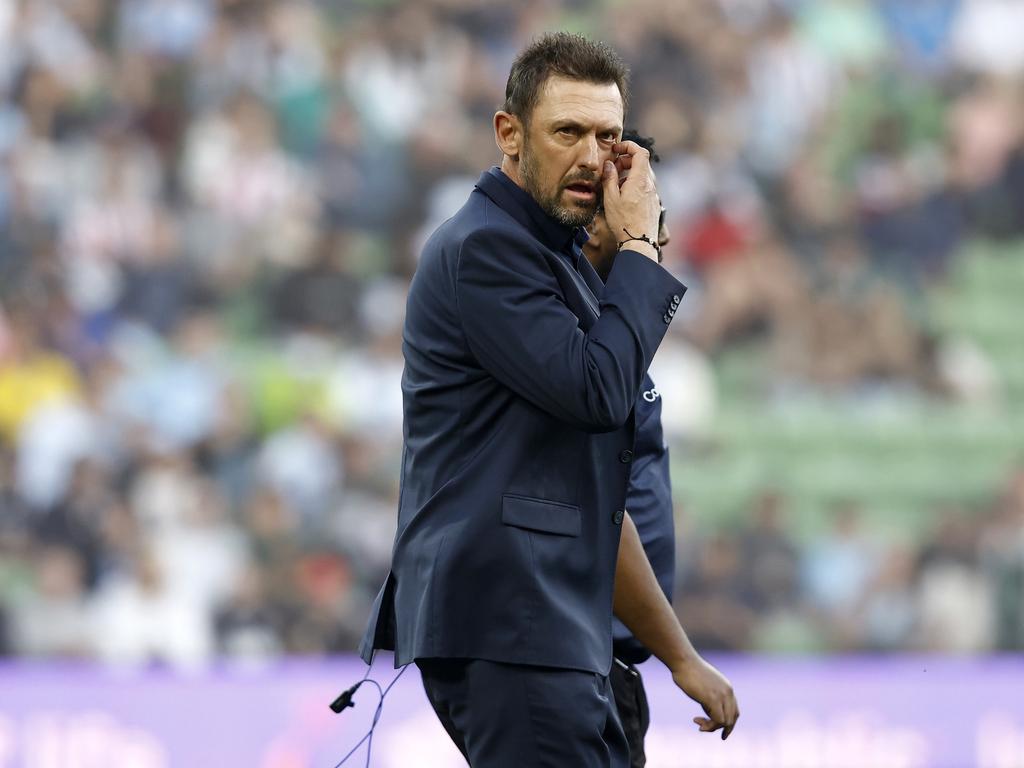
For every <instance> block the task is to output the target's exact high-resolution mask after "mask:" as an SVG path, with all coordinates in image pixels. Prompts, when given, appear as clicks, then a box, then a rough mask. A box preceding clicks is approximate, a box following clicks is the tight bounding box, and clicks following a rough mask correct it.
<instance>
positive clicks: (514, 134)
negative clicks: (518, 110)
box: [494, 110, 525, 160]
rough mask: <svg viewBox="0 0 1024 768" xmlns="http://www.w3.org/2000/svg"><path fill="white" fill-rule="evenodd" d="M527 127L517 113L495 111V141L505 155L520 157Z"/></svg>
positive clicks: (514, 158)
mask: <svg viewBox="0 0 1024 768" xmlns="http://www.w3.org/2000/svg"><path fill="white" fill-rule="evenodd" d="M524 132H525V127H524V126H523V122H522V120H520V119H519V118H518V117H516V116H515V115H513V114H511V113H509V112H505V111H504V110H499V111H498V112H495V113H494V141H495V143H496V144H497V145H498V149H500V150H501V153H502V154H503V155H506V156H508V157H510V158H511V159H513V160H518V159H519V153H520V151H522V148H523V139H524Z"/></svg>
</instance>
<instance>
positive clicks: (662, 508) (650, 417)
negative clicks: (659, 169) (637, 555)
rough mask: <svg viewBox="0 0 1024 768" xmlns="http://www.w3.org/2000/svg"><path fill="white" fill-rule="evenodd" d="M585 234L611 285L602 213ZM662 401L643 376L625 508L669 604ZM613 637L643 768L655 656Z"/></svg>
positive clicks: (621, 699)
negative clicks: (644, 666) (648, 681)
mask: <svg viewBox="0 0 1024 768" xmlns="http://www.w3.org/2000/svg"><path fill="white" fill-rule="evenodd" d="M622 140H623V141H632V142H635V143H636V144H637V145H639V146H640V147H643V148H644V149H646V150H647V151H648V152H649V153H650V157H651V160H653V161H655V162H657V161H658V156H657V155H656V154H655V153H654V139H650V138H645V137H642V136H640V135H639V134H638V133H636V132H635V131H626V132H625V133H623V135H622ZM587 232H588V233H589V234H590V237H589V238H588V239H587V242H586V243H585V244H584V245H583V253H584V255H585V256H586V257H587V260H588V261H589V262H590V263H591V265H592V266H593V267H594V270H595V271H596V272H597V274H598V275H599V276H600V277H601V279H602V280H607V279H608V274H609V273H610V272H611V268H612V265H613V264H614V263H615V256H616V253H617V251H618V248H617V243H616V239H615V238H614V237H613V236H612V234H611V232H610V231H609V229H608V223H607V222H606V221H605V218H604V213H603V211H600V210H599V211H598V213H597V214H596V215H595V216H594V220H593V221H592V222H591V223H590V224H589V225H588V226H587ZM669 239H670V236H669V229H668V224H667V223H666V222H665V209H664V208H663V207H662V209H661V216H660V218H659V220H658V245H660V246H661V247H662V248H664V247H665V246H666V245H668V242H669ZM661 402H662V400H661V393H660V392H658V389H657V387H656V386H655V385H654V382H653V381H652V380H651V378H650V376H649V375H647V376H645V378H644V383H643V388H642V390H641V393H640V397H638V398H637V401H636V408H635V409H634V414H635V419H636V438H635V440H634V443H633V461H632V462H631V464H630V474H629V485H628V487H627V490H626V509H628V510H629V516H630V518H631V519H632V520H633V523H634V524H635V525H636V529H637V532H638V533H639V535H640V542H641V543H642V544H643V547H644V552H645V553H646V555H647V559H648V560H649V561H650V563H651V568H652V569H653V570H654V575H655V577H656V578H657V579H658V585H659V586H660V587H661V591H662V592H664V593H665V597H666V598H667V599H668V600H669V601H671V600H672V586H673V583H674V581H675V544H676V540H675V524H674V519H673V508H672V481H671V478H670V475H669V456H668V447H667V446H666V445H665V438H664V434H663V431H662V427H661ZM612 638H613V640H612V653H613V656H614V659H613V663H612V668H611V672H610V674H609V680H610V682H611V686H612V692H613V693H614V694H615V708H616V709H617V710H618V713H619V720H620V721H621V723H622V730H623V731H624V733H625V736H626V743H627V744H629V761H630V766H631V768H644V766H645V765H646V764H647V758H646V753H645V751H644V737H645V736H646V734H647V729H648V727H649V725H650V711H649V709H648V706H647V692H646V690H645V689H644V682H643V677H642V676H641V675H640V670H638V669H637V668H636V665H637V664H641V663H643V662H645V661H647V659H649V658H650V657H651V652H650V651H649V650H647V648H645V647H644V646H643V644H642V643H640V642H639V641H638V640H637V639H636V638H635V637H633V634H632V633H631V632H630V631H629V630H628V629H627V628H626V627H625V626H624V625H623V624H622V622H621V621H619V620H618V619H616V620H615V621H614V622H613V632H612Z"/></svg>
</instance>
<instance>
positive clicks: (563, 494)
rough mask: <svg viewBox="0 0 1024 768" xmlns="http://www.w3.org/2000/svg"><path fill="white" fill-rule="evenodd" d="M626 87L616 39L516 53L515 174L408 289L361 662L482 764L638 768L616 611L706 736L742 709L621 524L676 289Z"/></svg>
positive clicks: (499, 172) (434, 240)
mask: <svg viewBox="0 0 1024 768" xmlns="http://www.w3.org/2000/svg"><path fill="white" fill-rule="evenodd" d="M626 91H627V89H626V70H625V67H624V66H623V64H622V62H621V60H620V59H619V58H618V56H617V55H616V54H615V53H614V52H613V51H612V50H611V49H610V48H608V47H607V46H606V45H604V44H601V43H595V42H592V41H589V40H587V39H586V38H583V37H581V36H578V35H570V34H567V33H555V34H551V35H545V36H543V37H541V38H539V39H538V40H536V41H535V42H534V43H532V44H531V45H530V46H528V47H527V48H526V49H525V50H524V51H522V52H521V53H520V54H519V56H518V57H517V58H516V60H515V62H514V63H513V66H512V70H511V72H510V74H509V78H508V83H507V86H506V100H505V104H504V107H503V109H501V110H500V111H498V112H497V113H496V114H495V116H494V121H493V127H494V133H495V139H496V142H497V144H498V148H499V149H500V150H501V153H502V160H501V166H500V167H495V168H491V169H490V170H488V171H486V172H484V173H483V174H482V175H481V176H480V179H479V181H478V182H477V185H476V187H475V189H474V190H473V192H472V193H471V194H470V196H469V199H468V201H467V202H466V204H465V205H464V206H463V207H462V208H461V209H460V210H459V211H458V212H457V213H456V214H455V215H454V216H453V217H452V218H451V219H449V220H448V221H446V222H445V223H444V224H442V225H441V226H440V227H439V228H438V229H437V230H436V231H435V232H434V234H433V235H432V236H431V237H430V239H429V240H428V241H427V243H426V245H425V246H424V248H423V253H422V256H421V259H420V262H419V266H418V268H417V271H416V274H415V276H414V278H413V281H412V285H411V286H410V290H409V298H408V305H407V312H406V320H405V327H404V333H403V353H404V356H405V371H404V374H403V379H402V391H403V397H404V407H405V421H404V435H403V437H404V450H403V458H402V470H401V472H402V474H401V493H400V499H399V509H398V529H397V532H396V535H395V544H394V549H393V554H392V565H391V572H390V574H389V576H388V578H387V579H386V581H385V583H384V586H383V587H382V589H381V591H380V593H379V594H378V596H377V599H376V601H375V602H374V606H373V610H372V613H371V617H370V622H369V627H368V629H367V632H366V636H365V637H364V640H363V643H362V645H361V648H360V651H361V654H362V657H363V659H364V660H366V661H367V663H370V662H371V661H372V657H373V651H374V649H376V648H384V649H391V650H394V651H395V665H396V666H401V665H404V664H408V663H410V662H413V661H415V662H416V663H417V665H418V666H419V668H420V670H421V673H422V676H423V684H424V688H425V690H426V693H427V697H428V699H429V700H430V703H431V705H432V706H433V708H434V711H435V712H436V713H437V716H438V718H439V720H440V721H441V723H442V725H443V726H444V728H445V730H446V731H447V732H448V734H449V735H450V736H451V738H452V740H453V741H454V742H455V744H456V745H457V746H458V748H459V749H460V751H461V752H462V753H463V755H465V756H466V759H467V761H468V762H469V763H470V765H471V766H474V767H475V768H481V767H483V768H505V767H506V766H507V767H508V768H512V767H513V766H515V768H524V767H526V766H573V768H583V767H587V766H595V767H596V766H610V767H612V768H626V766H628V765H629V754H628V746H627V744H626V741H625V737H624V735H623V731H622V727H621V724H620V722H619V718H618V714H617V711H616V709H615V706H614V703H613V697H612V693H611V690H610V683H609V680H608V674H609V670H610V668H611V665H612V613H613V610H614V612H615V613H616V614H617V615H618V617H619V618H620V619H621V620H622V621H623V623H624V624H625V625H626V626H627V627H629V629H630V631H631V632H632V633H633V634H634V635H635V636H636V638H637V639H638V640H639V641H640V642H641V643H643V645H644V646H645V647H647V648H649V649H650V650H651V651H652V653H653V654H654V655H655V656H657V657H658V658H659V659H661V660H662V661H663V662H664V663H665V664H666V665H667V666H668V667H669V669H670V670H671V672H672V676H673V679H674V680H675V682H676V684H677V685H678V686H679V687H680V688H681V689H682V691H684V692H685V693H686V694H687V695H688V696H690V697H691V698H693V699H694V700H695V701H697V702H698V703H699V704H700V705H701V707H702V708H703V709H704V713H705V716H700V717H696V718H694V721H695V722H696V723H697V725H698V727H699V728H700V730H702V731H709V732H710V731H718V730H721V732H722V737H723V738H725V737H726V736H728V735H729V733H730V732H731V731H732V729H733V727H734V725H735V723H736V718H737V717H738V716H739V712H738V707H737V704H736V698H735V695H734V694H733V691H732V687H731V685H730V684H729V682H728V681H727V680H726V679H725V677H724V676H723V675H722V674H721V673H720V672H718V670H716V669H715V668H714V667H712V666H711V665H710V664H708V663H707V662H706V661H704V660H703V659H702V658H701V657H700V656H699V655H698V654H697V653H696V651H695V650H694V649H693V646H692V645H691V644H690V642H689V639H688V638H687V637H686V633H685V632H684V631H683V629H682V627H681V626H680V625H679V622H678V621H677V619H676V617H675V614H674V613H673V611H672V608H671V605H670V604H669V602H668V600H667V599H666V598H665V595H664V593H663V592H662V591H661V589H660V587H659V585H658V582H657V579H656V577H655V575H654V572H653V571H652V570H651V566H650V563H649V562H648V560H647V558H646V556H645V554H644V550H643V546H642V545H641V542H640V538H639V536H638V534H637V530H636V527H635V526H634V524H633V521H632V520H631V519H630V517H629V515H628V514H626V513H625V512H624V509H625V498H626V486H627V481H628V479H629V468H630V464H631V462H632V451H633V445H634V437H635V435H634V430H635V417H634V406H635V404H636V401H637V397H639V396H640V393H641V388H642V386H643V383H644V381H645V373H646V371H647V367H648V365H649V364H650V361H651V358H652V357H653V356H654V353H655V351H656V350H657V348H658V345H659V344H660V343H661V340H662V338H663V337H664V335H665V332H666V330H667V328H668V325H669V324H670V323H671V322H672V318H673V316H674V315H675V313H676V308H677V307H678V306H679V302H680V300H681V298H682V295H683V292H684V291H685V288H684V286H683V285H682V284H680V283H679V282H678V281H677V280H676V279H675V278H674V277H672V275H670V274H669V273H668V272H667V271H666V270H664V269H663V268H662V267H661V266H659V264H658V250H659V247H658V245H657V239H656V236H657V227H658V216H659V202H658V196H657V190H656V189H655V185H654V179H653V177H652V174H651V169H650V162H649V157H648V153H647V151H646V150H644V149H643V148H641V147H639V146H637V145H636V144H635V143H632V142H622V141H621V140H620V139H621V134H622V124H623V113H624V105H625V102H626V96H627V93H626ZM620 173H622V174H623V175H624V177H623V180H622V181H621V183H620V181H619V174H620ZM598 205H603V208H604V218H605V221H606V222H607V224H608V227H609V229H610V230H611V231H612V232H613V233H616V236H617V237H618V238H620V239H619V241H618V242H619V244H620V246H619V250H618V253H617V255H616V257H615V262H614V264H613V266H612V268H611V270H610V272H609V274H608V278H607V280H606V281H605V282H604V283H602V281H601V278H600V277H598V275H597V273H596V272H595V271H594V269H593V268H592V267H591V266H590V264H589V262H588V261H587V260H586V258H584V257H583V252H582V248H581V245H582V243H583V242H585V240H586V238H587V233H586V231H585V229H584V228H583V227H584V225H586V224H588V223H589V222H590V221H591V220H592V218H593V216H594V213H595V211H596V210H597V207H598ZM620 538H621V543H620Z"/></svg>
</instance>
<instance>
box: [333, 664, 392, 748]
mask: <svg viewBox="0 0 1024 768" xmlns="http://www.w3.org/2000/svg"><path fill="white" fill-rule="evenodd" d="M372 668H373V657H372V656H371V657H370V663H369V664H368V665H367V667H366V674H365V675H363V679H362V680H360V681H359V682H358V683H356V684H355V685H353V686H352V687H351V688H348V689H346V690H344V691H343V692H342V693H341V694H339V696H338V698H336V699H335V700H334V701H332V702H331V710H332V711H333V712H334V713H335V714H341V713H342V712H344V711H345V709H346V708H347V707H355V702H353V701H352V697H353V696H355V693H356V691H358V690H359V686H361V685H362V684H363V683H370V684H371V685H373V687H374V688H376V689H377V694H378V696H379V697H380V698H379V699H378V700H377V709H376V710H375V711H374V713H373V721H372V722H371V723H370V730H369V731H367V732H366V735H365V736H363V738H361V739H360V740H359V741H357V742H356V745H355V746H354V747H352V749H350V750H349V752H348V754H347V755H345V756H344V757H343V758H341V761H340V762H338V763H337V764H336V765H335V766H334V768H341V766H343V765H344V764H345V763H346V762H348V760H349V758H351V757H352V755H354V754H355V753H356V751H357V750H358V749H359V748H360V747H361V746H362V745H363V742H368V743H367V745H366V768H370V755H371V754H372V752H373V731H374V729H375V728H376V727H377V721H379V720H380V716H381V713H382V712H383V711H384V697H385V696H387V695H388V691H390V690H391V689H392V687H394V685H395V683H397V682H398V678H400V677H401V676H402V675H403V674H404V673H405V670H407V669H408V668H409V665H408V664H406V665H404V666H403V667H402V668H401V669H400V670H398V674H397V675H395V676H394V678H393V679H392V680H391V682H390V683H388V687H387V688H381V687H380V683H378V682H377V681H376V680H374V679H372V678H371V677H370V670H371V669H372Z"/></svg>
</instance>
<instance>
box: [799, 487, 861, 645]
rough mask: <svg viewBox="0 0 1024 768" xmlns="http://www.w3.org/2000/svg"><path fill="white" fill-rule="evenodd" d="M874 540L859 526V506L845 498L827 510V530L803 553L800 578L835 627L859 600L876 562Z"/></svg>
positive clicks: (813, 600) (815, 603)
mask: <svg viewBox="0 0 1024 768" xmlns="http://www.w3.org/2000/svg"><path fill="white" fill-rule="evenodd" d="M877 557H878V555H877V552H876V547H875V544H874V542H872V541H871V539H870V537H869V535H868V534H867V533H865V531H864V530H863V520H862V515H861V510H860V509H859V508H858V506H857V505H856V504H855V503H853V502H849V501H844V502H840V503H838V504H836V505H835V506H834V507H833V508H832V510H831V519H830V521H829V528H828V530H827V531H826V532H825V533H823V534H822V535H821V536H819V537H817V538H815V539H814V541H812V542H811V544H810V545H809V546H808V548H807V551H806V552H805V554H804V561H803V579H804V584H805V586H806V589H807V593H808V595H809V597H810V599H811V601H812V603H813V604H814V605H815V607H816V608H817V609H818V610H819V611H821V612H822V613H823V614H824V615H825V616H826V617H827V619H828V620H829V621H830V622H834V623H835V624H836V626H837V628H839V629H841V630H842V631H844V632H845V631H847V630H848V629H850V628H848V627H844V626H842V624H841V620H842V619H844V618H845V617H849V616H850V615H851V614H850V612H851V611H852V610H853V608H854V606H856V605H857V603H859V602H860V601H861V599H862V598H863V596H864V592H865V590H866V589H867V586H868V583H869V580H870V579H871V574H872V573H873V571H874V569H875V567H876V564H877Z"/></svg>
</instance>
